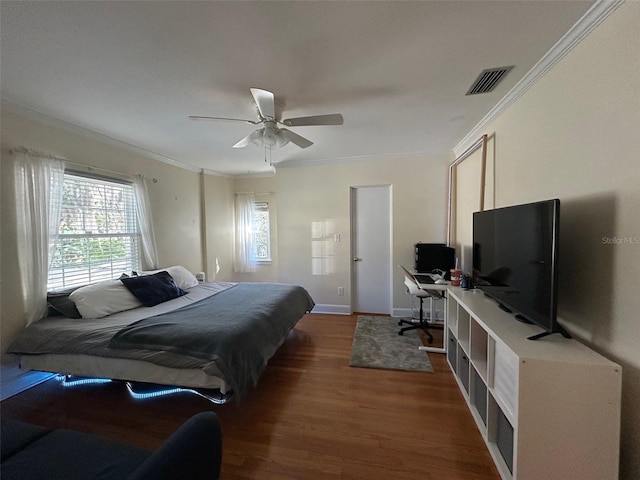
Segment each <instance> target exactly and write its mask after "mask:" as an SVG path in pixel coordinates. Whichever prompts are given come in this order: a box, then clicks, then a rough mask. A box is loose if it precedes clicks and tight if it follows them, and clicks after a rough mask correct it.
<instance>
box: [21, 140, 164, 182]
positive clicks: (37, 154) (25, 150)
mask: <svg viewBox="0 0 640 480" xmlns="http://www.w3.org/2000/svg"><path fill="white" fill-rule="evenodd" d="M9 153H12V154H16V153H25V154H28V155H33V156H34V157H40V158H52V159H55V160H60V161H62V162H64V163H65V164H67V165H73V166H75V167H82V168H86V169H88V170H89V171H91V170H99V171H101V172H105V173H110V174H112V175H118V176H119V177H126V178H133V177H134V176H135V175H131V174H128V173H122V172H116V171H115V170H109V169H106V168H102V167H96V166H93V165H85V164H83V163H78V162H72V161H71V160H68V159H66V158H64V157H58V156H56V155H50V154H48V153H42V152H39V151H37V150H34V149H31V148H27V147H16V148H12V149H10V150H9ZM143 177H144V178H145V179H149V180H151V181H153V183H158V179H157V178H155V177H154V178H151V177H147V176H144V175H143Z"/></svg>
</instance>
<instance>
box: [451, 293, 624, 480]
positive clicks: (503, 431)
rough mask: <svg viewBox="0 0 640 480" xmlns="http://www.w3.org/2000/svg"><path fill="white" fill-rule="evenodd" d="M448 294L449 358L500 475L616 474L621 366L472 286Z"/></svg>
mask: <svg viewBox="0 0 640 480" xmlns="http://www.w3.org/2000/svg"><path fill="white" fill-rule="evenodd" d="M447 297H448V300H447V306H446V310H447V311H446V315H445V327H446V328H445V331H446V337H445V338H446V355H447V362H448V363H449V366H450V368H451V370H452V371H453V374H454V378H455V380H456V382H457V383H458V386H459V387H460V390H461V392H462V395H463V397H464V398H465V401H466V402H467V405H468V407H469V410H470V411H471V414H472V416H473V418H474V420H475V422H476V425H477V427H478V430H480V433H481V435H482V437H483V439H484V441H485V443H486V445H487V449H488V450H489V453H490V454H491V456H492V458H493V460H494V462H495V464H496V467H497V469H498V472H499V473H500V476H501V477H502V478H503V479H504V480H518V479H519V480H529V479H562V480H618V475H619V471H618V469H619V466H618V463H619V454H620V421H621V420H620V418H621V416H620V404H621V388H622V369H621V367H620V366H619V365H617V364H615V363H613V362H611V361H609V360H607V359H606V358H604V357H603V356H601V355H599V354H598V353H596V352H594V351H593V350H591V349H589V348H588V347H586V346H585V345H583V344H581V343H580V342H578V341H576V340H574V339H570V338H565V337H564V336H561V335H552V336H547V335H548V334H547V333H546V332H543V333H542V334H541V333H540V331H541V330H542V329H541V328H540V327H539V326H537V325H534V324H525V323H520V322H516V321H514V319H513V315H512V314H509V313H506V312H503V311H502V310H501V309H499V308H496V302H495V301H494V300H492V299H491V298H490V297H486V296H484V295H483V294H482V293H481V292H479V291H477V290H469V291H464V290H462V289H461V288H459V287H451V286H449V287H447ZM558 333H562V332H558ZM565 333H566V332H565ZM532 336H534V337H535V336H539V337H538V338H542V336H546V338H545V339H544V341H538V342H531V341H529V340H527V338H528V337H532Z"/></svg>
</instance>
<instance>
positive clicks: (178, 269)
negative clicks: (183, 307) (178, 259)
mask: <svg viewBox="0 0 640 480" xmlns="http://www.w3.org/2000/svg"><path fill="white" fill-rule="evenodd" d="M158 272H169V275H171V277H172V278H173V281H174V282H175V283H176V285H177V286H178V287H180V288H182V289H183V290H184V289H186V288H191V287H195V286H196V285H198V279H197V278H196V277H195V276H194V275H193V273H191V272H190V271H189V270H187V269H186V268H184V267H182V266H180V265H175V266H173V267H169V268H161V269H160V270H152V271H145V272H139V273H140V274H141V275H153V274H154V273H158Z"/></svg>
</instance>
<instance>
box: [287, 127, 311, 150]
mask: <svg viewBox="0 0 640 480" xmlns="http://www.w3.org/2000/svg"><path fill="white" fill-rule="evenodd" d="M280 132H281V135H282V136H283V137H285V138H286V139H287V140H289V141H290V142H291V143H295V144H296V145H297V146H299V147H300V148H307V147H310V146H311V145H313V142H312V141H311V140H307V139H306V138H304V137H301V136H300V135H298V134H297V133H293V132H292V131H291V130H287V129H286V128H281V129H280Z"/></svg>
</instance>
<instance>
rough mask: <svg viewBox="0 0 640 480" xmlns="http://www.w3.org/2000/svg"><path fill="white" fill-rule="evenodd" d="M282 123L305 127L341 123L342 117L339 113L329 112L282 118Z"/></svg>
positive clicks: (289, 125)
mask: <svg viewBox="0 0 640 480" xmlns="http://www.w3.org/2000/svg"><path fill="white" fill-rule="evenodd" d="M282 123H283V124H284V125H286V126H288V127H305V126H311V125H342V124H343V123H344V118H343V117H342V115H341V114H340V113H330V114H328V115H313V116H311V117H297V118H288V119H286V120H283V121H282Z"/></svg>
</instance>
